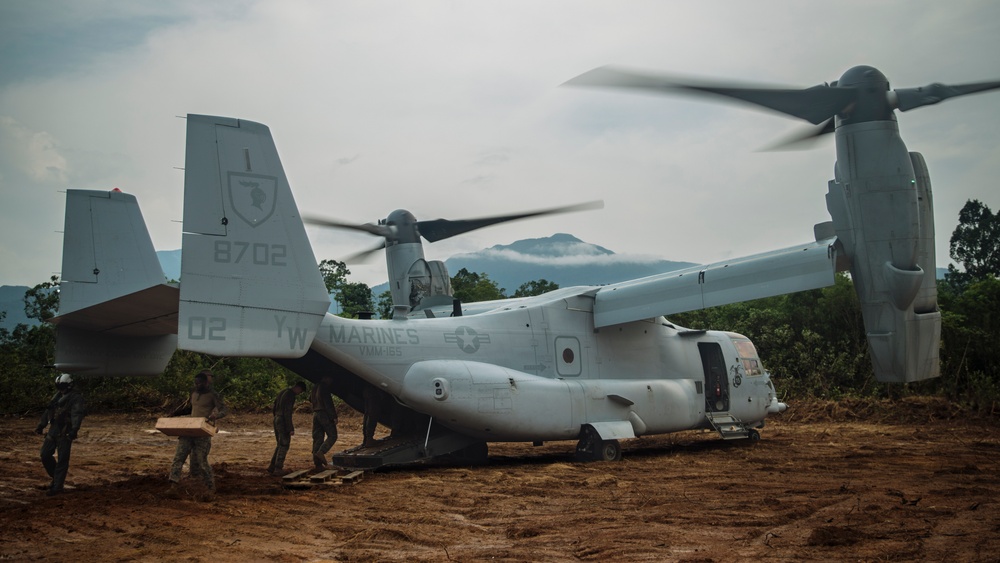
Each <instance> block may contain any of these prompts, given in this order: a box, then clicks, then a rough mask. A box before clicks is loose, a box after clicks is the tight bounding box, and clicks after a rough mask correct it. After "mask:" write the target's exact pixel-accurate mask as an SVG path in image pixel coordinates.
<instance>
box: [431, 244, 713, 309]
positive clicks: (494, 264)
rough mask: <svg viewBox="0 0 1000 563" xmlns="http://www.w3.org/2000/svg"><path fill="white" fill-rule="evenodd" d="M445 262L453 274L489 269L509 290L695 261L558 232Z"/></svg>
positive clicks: (624, 276)
mask: <svg viewBox="0 0 1000 563" xmlns="http://www.w3.org/2000/svg"><path fill="white" fill-rule="evenodd" d="M445 265H446V266H447V267H448V273H449V274H451V275H455V272H458V271H459V270H461V269H462V268H465V269H467V270H469V271H470V272H479V273H485V274H487V275H489V277H490V279H492V280H493V281H495V282H497V285H499V286H500V287H502V288H504V289H506V290H507V294H508V295H510V294H513V293H514V292H515V291H516V290H517V288H518V287H520V286H521V284H524V283H526V282H529V281H534V280H538V279H546V280H548V281H550V282H554V283H557V284H559V287H571V286H575V285H607V284H611V283H617V282H620V281H625V280H630V279H634V278H641V277H645V276H651V275H654V274H660V273H663V272H669V271H672V270H680V269H682V268H687V267H690V266H694V265H695V264H693V263H691V262H674V261H671V260H661V259H659V258H653V257H646V256H637V255H630V254H616V253H615V252H613V251H611V250H608V249H607V248H604V247H603V246H598V245H596V244H590V243H587V242H583V241H582V240H580V239H578V238H576V237H575V236H573V235H568V234H565V233H558V234H555V235H552V236H550V237H546V238H536V239H525V240H519V241H516V242H513V243H511V244H509V245H496V246H493V247H490V248H487V249H484V250H480V251H479V252H473V253H470V254H459V255H456V256H452V257H451V258H449V259H447V260H445Z"/></svg>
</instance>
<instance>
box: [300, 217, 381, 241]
mask: <svg viewBox="0 0 1000 563" xmlns="http://www.w3.org/2000/svg"><path fill="white" fill-rule="evenodd" d="M302 222H303V223H307V224H309V225H318V226H321V227H333V228H335V229H351V230H353V231H362V232H365V233H368V234H372V235H375V236H378V237H391V236H392V234H393V233H392V229H391V228H389V227H386V226H385V225H373V224H372V223H342V222H340V221H334V220H333V219H324V218H321V217H306V216H303V217H302Z"/></svg>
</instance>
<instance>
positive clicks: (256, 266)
mask: <svg viewBox="0 0 1000 563" xmlns="http://www.w3.org/2000/svg"><path fill="white" fill-rule="evenodd" d="M182 245H183V251H182V252H181V280H182V282H181V288H180V300H181V302H180V314H179V331H178V343H179V346H180V347H181V348H183V349H185V350H193V351H197V352H205V353H208V354H215V355H226V356H233V355H238V356H259V357H278V358H297V357H300V356H302V355H303V354H305V352H306V351H307V350H308V349H309V346H310V344H311V343H312V339H313V338H314V337H315V335H316V331H317V329H318V328H319V325H320V323H321V322H322V320H323V317H324V316H325V315H326V311H327V309H328V308H329V306H330V297H329V295H328V293H327V290H326V285H325V284H324V282H323V278H322V276H321V275H320V272H319V267H318V266H317V262H316V258H315V256H314V255H313V251H312V247H311V246H310V245H309V240H308V238H307V237H306V232H305V227H304V226H303V224H302V219H301V216H300V215H299V210H298V208H297V207H296V205H295V200H294V198H293V197H292V191H291V189H290V188H289V186H288V180H287V179H286V177H285V172H284V170H283V168H282V166H281V161H280V160H279V158H278V151H277V149H276V148H275V146H274V141H273V139H272V138H271V132H270V130H268V128H267V127H266V126H264V125H261V124H259V123H253V122H250V121H244V120H237V119H230V118H222V117H211V116H204V115H189V116H188V119H187V153H186V164H185V176H184V236H183V242H182Z"/></svg>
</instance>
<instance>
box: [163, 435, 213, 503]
mask: <svg viewBox="0 0 1000 563" xmlns="http://www.w3.org/2000/svg"><path fill="white" fill-rule="evenodd" d="M211 450H212V438H210V437H208V436H203V437H199V438H193V437H190V436H181V437H179V438H177V451H176V452H175V453H174V462H173V463H172V464H171V465H170V480H171V481H173V482H174V483H177V482H179V481H180V480H181V469H183V468H184V461H185V460H186V459H187V457H188V455H190V456H191V475H198V474H201V476H202V477H203V478H204V479H205V486H207V487H208V488H209V489H211V490H215V476H214V475H212V465H211V464H209V463H208V452H210V451H211Z"/></svg>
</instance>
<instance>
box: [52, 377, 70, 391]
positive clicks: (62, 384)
mask: <svg viewBox="0 0 1000 563" xmlns="http://www.w3.org/2000/svg"><path fill="white" fill-rule="evenodd" d="M71 387H73V376H71V375H70V374H68V373H64V374H62V375H60V376H59V377H57V378H56V389H58V390H60V391H65V390H67V389H69V388H71Z"/></svg>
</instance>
